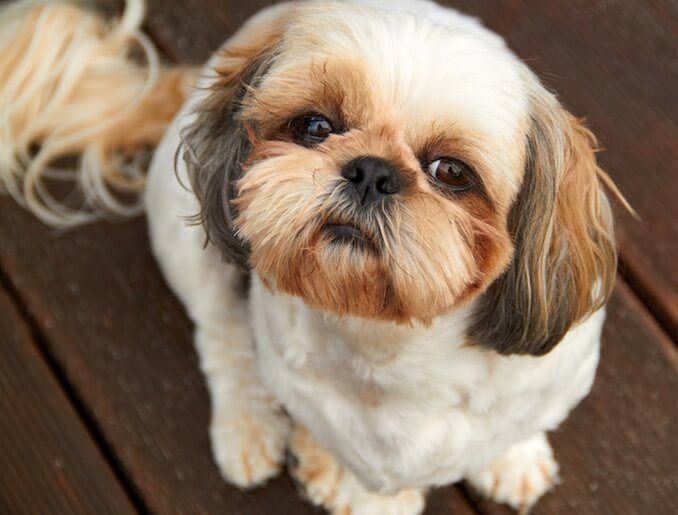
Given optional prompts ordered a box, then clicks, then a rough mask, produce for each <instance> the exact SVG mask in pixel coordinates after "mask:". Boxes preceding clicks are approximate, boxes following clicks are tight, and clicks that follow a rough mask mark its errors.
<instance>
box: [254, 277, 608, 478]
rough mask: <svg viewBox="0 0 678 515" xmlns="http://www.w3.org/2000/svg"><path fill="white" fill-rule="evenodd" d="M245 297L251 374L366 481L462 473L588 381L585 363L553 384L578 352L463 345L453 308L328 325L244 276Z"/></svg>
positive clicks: (546, 417) (565, 406)
mask: <svg viewBox="0 0 678 515" xmlns="http://www.w3.org/2000/svg"><path fill="white" fill-rule="evenodd" d="M251 300H252V316H253V324H254V329H255V337H256V341H257V353H258V359H259V366H260V371H261V374H262V378H263V380H264V381H265V382H266V383H267V385H268V387H269V388H270V390H271V391H272V393H273V394H274V395H276V396H277V397H278V398H279V400H280V401H281V402H282V404H283V405H284V406H285V408H286V410H287V411H288V412H289V413H290V414H291V415H292V417H293V418H294V419H295V420H296V421H297V422H300V423H302V424H304V425H306V426H307V427H308V428H309V429H310V430H311V433H312V434H313V435H314V437H315V438H316V439H317V440H318V441H319V442H320V443H321V444H322V445H323V446H325V447H326V448H328V449H329V450H331V451H332V452H333V453H335V454H336V455H337V456H339V457H340V459H341V460H342V461H343V462H344V463H345V464H347V465H348V466H349V467H350V468H351V470H352V471H353V472H354V473H355V474H356V475H357V476H358V477H359V478H360V479H361V480H362V481H363V482H364V483H365V484H366V485H367V486H369V487H371V488H373V489H376V490H381V491H390V490H394V489H398V488H400V487H402V486H410V487H411V486H417V485H422V486H423V485H431V484H443V483H447V482H450V481H456V480H458V479H460V478H462V477H464V476H465V475H467V474H468V473H469V472H470V471H472V470H474V469H476V468H478V467H481V466H483V465H484V464H485V463H486V462H487V461H488V460H490V459H492V458H494V457H495V455H497V454H499V453H501V452H502V451H503V450H504V449H505V448H506V447H507V446H508V445H510V444H511V443H514V442H515V441H518V440H519V439H521V438H525V437H527V436H530V435H531V434H532V433H533V432H535V431H537V430H539V429H541V428H542V427H541V426H544V425H549V424H552V423H553V424H557V423H558V422H559V421H560V419H561V418H562V417H564V416H565V414H566V413H567V410H569V408H570V407H571V405H572V404H573V403H575V402H576V401H577V400H578V399H579V398H580V397H581V396H582V395H583V394H585V393H586V391H588V386H589V385H590V379H591V378H592V375H593V370H594V369H595V362H594V363H593V364H592V366H589V367H588V368H590V370H587V371H585V373H584V374H583V378H582V380H581V381H580V382H581V386H580V387H579V388H574V389H573V388H571V386H570V387H567V388H565V389H563V385H561V384H560V383H561V382H565V381H566V380H569V379H570V377H571V374H572V373H574V372H575V371H576V369H577V367H579V363H580V362H581V361H582V360H585V358H586V355H582V356H579V357H577V356H573V360H563V359H558V356H557V355H554V356H552V357H550V358H547V359H536V358H520V357H512V358H506V357H501V356H498V355H496V354H494V353H489V352H483V351H481V350H479V349H477V348H474V347H472V346H469V345H466V344H465V342H464V339H463V333H464V327H465V326H464V323H465V317H464V314H463V313H460V314H459V317H458V319H456V320H455V319H450V320H449V321H447V322H446V323H444V324H439V325H438V326H435V327H433V328H427V329H424V328H420V329H413V328H398V327H388V326H375V325H373V324H372V323H364V322H360V321H348V322H346V323H345V324H344V325H337V324H336V321H332V320H328V319H326V318H324V317H323V316H322V315H319V314H318V313H317V312H312V311H311V310H309V309H308V308H306V307H305V306H304V305H303V304H302V303H301V302H300V301H298V300H296V299H293V298H290V297H287V296H279V295H273V294H271V293H270V292H269V291H268V290H266V289H265V288H264V287H263V286H262V285H261V284H260V283H258V281H256V280H255V282H254V284H253V289H252V299H251ZM595 350H596V352H595V353H594V354H595V355H596V356H597V348H596V349H595ZM589 361H590V360H589ZM594 361H595V360H594ZM568 367H569V368H568ZM568 376H570V377H568ZM570 390H572V391H571V392H570V393H568V391H570ZM578 390H582V391H583V393H578ZM584 390H585V391H584ZM549 404H550V405H551V407H550V408H549V409H547V408H546V407H547V406H548V405H549ZM549 410H550V411H551V412H552V413H549Z"/></svg>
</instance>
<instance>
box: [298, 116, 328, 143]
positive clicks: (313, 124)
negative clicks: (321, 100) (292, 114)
mask: <svg viewBox="0 0 678 515" xmlns="http://www.w3.org/2000/svg"><path fill="white" fill-rule="evenodd" d="M290 129H291V132H292V137H293V138H294V141H296V142H297V143H300V144H302V145H316V144H318V143H322V142H323V141H325V140H326V139H327V138H328V137H329V135H330V134H332V133H333V132H334V128H333V127H332V124H331V123H330V121H329V120H328V119H327V118H325V117H324V116H322V115H319V114H306V115H304V116H299V117H297V118H294V119H293V120H291V121H290Z"/></svg>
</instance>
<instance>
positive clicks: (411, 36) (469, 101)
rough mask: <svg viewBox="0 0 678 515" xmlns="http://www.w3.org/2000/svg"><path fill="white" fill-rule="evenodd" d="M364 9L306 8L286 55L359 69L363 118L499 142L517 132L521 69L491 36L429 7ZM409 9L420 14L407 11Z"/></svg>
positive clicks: (522, 115) (522, 101)
mask: <svg viewBox="0 0 678 515" xmlns="http://www.w3.org/2000/svg"><path fill="white" fill-rule="evenodd" d="M362 4H366V5H362ZM369 4H370V2H369V0H363V1H362V2H359V3H355V2H352V3H349V4H330V6H329V7H327V6H326V7H325V8H323V9H320V8H319V5H318V4H315V6H314V5H313V4H311V6H310V7H307V8H306V9H304V10H302V11H301V14H300V15H299V17H298V18H297V21H296V23H293V24H291V25H290V28H289V31H288V33H287V38H286V44H287V45H289V47H288V48H289V50H290V54H293V55H295V60H297V62H300V61H301V60H302V59H303V54H304V53H306V54H307V56H306V57H307V62H314V63H318V62H321V61H322V60H323V59H330V60H331V59H333V58H334V59H338V60H343V61H344V62H346V61H353V62H354V63H355V65H356V67H361V68H362V69H363V70H365V71H366V77H365V82H366V83H365V84H364V85H363V86H364V89H363V94H364V95H365V96H369V97H371V100H372V102H370V104H371V105H372V108H373V110H374V113H371V114H372V115H375V116H378V115H384V114H392V115H394V116H395V117H396V118H397V120H399V121H400V122H402V123H403V124H404V125H405V126H407V127H409V128H410V129H411V130H412V131H418V130H420V129H421V130H429V128H430V126H431V124H432V123H435V124H436V125H439V126H442V127H446V126H451V125H456V126H458V127H460V128H462V129H465V130H469V131H473V132H476V133H480V134H483V135H484V136H487V137H489V138H490V139H498V140H503V139H511V138H513V137H514V136H515V134H516V131H517V129H518V128H523V127H524V125H525V120H526V118H527V108H528V94H527V91H526V87H525V81H524V80H523V76H522V73H523V67H522V65H521V64H520V62H519V61H518V60H517V58H516V57H515V56H514V55H513V54H512V53H511V52H510V51H509V50H508V49H507V48H506V47H505V45H504V44H503V41H502V40H501V39H500V38H499V37H498V36H496V35H494V34H493V33H491V32H489V31H488V30H487V29H484V28H483V27H481V26H480V25H479V24H478V23H477V22H476V21H475V20H473V19H471V18H468V17H466V16H463V15H460V14H459V13H457V12H455V11H450V10H447V9H442V8H440V7H439V6H437V5H435V4H431V3H429V2H421V3H416V4H414V3H412V2H396V3H395V4H394V7H396V8H395V9H394V10H390V11H385V10H383V9H379V8H376V7H371V6H370V5H369ZM415 5H418V6H420V8H421V12H410V9H412V8H413V6H415Z"/></svg>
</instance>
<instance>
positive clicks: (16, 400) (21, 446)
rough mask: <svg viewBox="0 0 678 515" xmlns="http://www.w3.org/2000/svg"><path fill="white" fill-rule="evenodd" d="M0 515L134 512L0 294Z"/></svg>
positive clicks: (118, 514) (26, 330)
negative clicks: (3, 514) (4, 514)
mask: <svg viewBox="0 0 678 515" xmlns="http://www.w3.org/2000/svg"><path fill="white" fill-rule="evenodd" d="M0 513H7V514H9V513H11V514H19V513H26V514H32V513H40V514H48V513H69V514H76V513H102V514H103V513H110V514H116V515H123V514H126V513H136V510H135V509H134V507H133V505H132V503H131V502H130V500H129V498H128V497H127V494H126V493H125V491H124V490H123V488H122V486H121V485H120V483H119V482H118V480H117V478H116V477H115V474H114V471H113V469H112V468H111V465H110V464H109V463H108V462H107V461H106V459H105V458H104V456H103V455H102V454H101V452H100V450H99V448H98V447H97V445H96V443H95V442H94V441H93V440H92V438H91V436H90V435H89V434H88V431H87V429H86V427H85V426H84V425H83V423H82V421H81V420H80V417H79V416H78V415H77V413H76V412H75V410H74V409H73V407H72V405H71V403H70V401H69V399H68V398H67V397H66V395H65V394H64V392H63V391H62V390H61V388H60V386H59V383H58V381H57V379H56V378H55V377H54V376H53V375H52V373H51V371H50V369H49V367H48V365H47V364H46V363H45V361H44V358H43V356H42V355H41V354H40V353H39V352H38V350H37V348H36V343H35V341H34V340H33V338H32V337H31V333H30V330H29V328H28V327H27V325H26V324H25V323H24V322H23V321H22V320H21V318H20V316H19V313H18V312H17V309H16V307H15V306H14V305H13V304H12V302H11V301H10V299H9V297H8V296H7V294H6V293H5V291H4V290H3V289H2V287H0Z"/></svg>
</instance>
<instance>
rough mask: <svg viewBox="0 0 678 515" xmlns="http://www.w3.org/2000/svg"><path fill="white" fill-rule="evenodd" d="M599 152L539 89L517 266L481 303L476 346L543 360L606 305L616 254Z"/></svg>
mask: <svg viewBox="0 0 678 515" xmlns="http://www.w3.org/2000/svg"><path fill="white" fill-rule="evenodd" d="M595 145H596V140H595V138H594V136H593V134H592V133H591V132H590V131H589V130H588V129H586V128H585V127H584V125H583V124H582V122H581V121H580V120H577V119H575V118H574V117H573V116H572V115H570V114H569V113H567V112H566V111H564V110H563V109H562V108H561V107H560V106H559V105H558V104H557V102H556V101H555V99H554V98H553V97H552V96H551V95H550V94H548V93H546V92H545V91H543V90H542V89H541V87H539V89H538V90H537V93H536V94H535V97H534V99H533V126H532V129H531V131H530V134H529V137H528V165H527V171H526V175H525V179H524V184H523V187H522V190H521V193H520V195H519V197H518V199H517V201H516V203H515V205H514V207H513V210H512V212H511V215H510V217H509V230H510V231H511V233H512V235H513V238H514V242H515V253H514V256H513V262H512V264H511V266H510V267H509V270H508V271H507V272H506V273H505V274H504V275H503V276H502V277H501V278H500V279H499V280H497V281H496V282H495V283H494V284H492V286H491V287H490V289H489V290H488V292H487V293H486V294H485V295H484V296H483V297H482V299H481V301H480V308H479V310H478V312H477V314H476V320H475V323H474V326H473V328H472V330H471V335H472V338H473V339H474V340H475V341H476V342H478V343H480V344H483V345H486V346H488V347H491V348H493V349H496V350H498V351H499V352H502V353H527V354H544V353H546V352H548V351H549V350H551V349H552V348H553V347H554V346H555V345H556V344H557V343H558V342H559V341H560V340H561V339H562V337H563V336H564V335H565V333H566V332H567V331H568V330H569V328H570V327H571V326H572V324H574V323H575V322H577V321H578V320H580V319H582V318H583V317H585V316H587V315H589V314H591V313H592V312H593V311H595V310H597V309H598V308H600V307H602V306H603V305H604V304H605V302H606V301H607V298H608V297H609V295H610V292H611V290H612V287H613V283H614V275H615V269H616V250H615V245H614V236H613V228H612V218H611V213H610V206H609V203H608V200H607V198H606V196H605V194H604V191H603V182H604V180H603V178H607V176H606V175H605V173H604V172H603V171H602V170H601V169H600V168H599V167H598V166H597V164H596V159H595V154H594V150H595ZM606 180H609V179H606Z"/></svg>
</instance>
